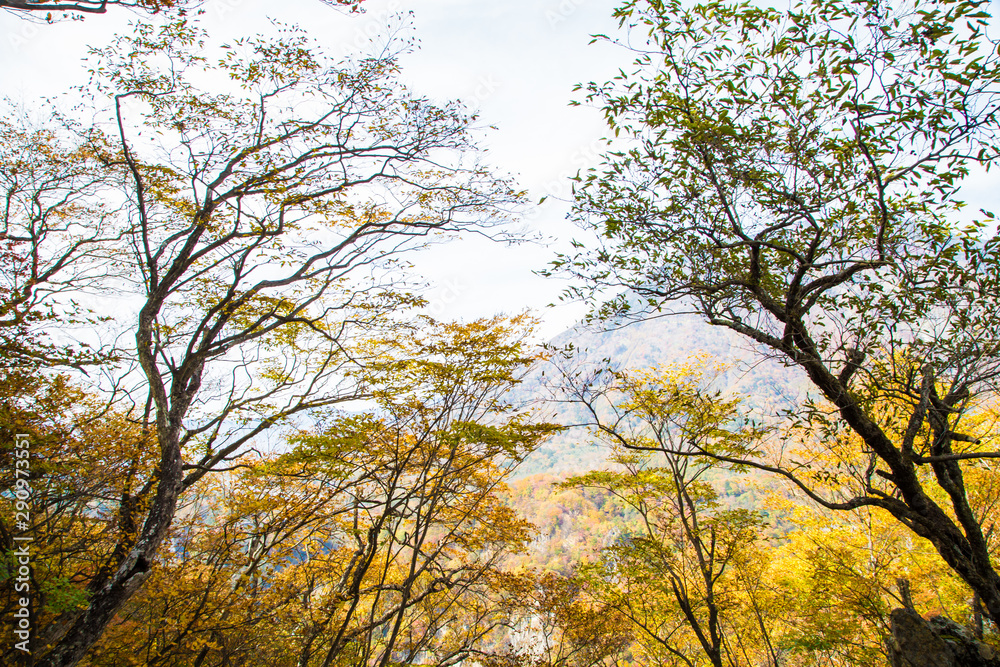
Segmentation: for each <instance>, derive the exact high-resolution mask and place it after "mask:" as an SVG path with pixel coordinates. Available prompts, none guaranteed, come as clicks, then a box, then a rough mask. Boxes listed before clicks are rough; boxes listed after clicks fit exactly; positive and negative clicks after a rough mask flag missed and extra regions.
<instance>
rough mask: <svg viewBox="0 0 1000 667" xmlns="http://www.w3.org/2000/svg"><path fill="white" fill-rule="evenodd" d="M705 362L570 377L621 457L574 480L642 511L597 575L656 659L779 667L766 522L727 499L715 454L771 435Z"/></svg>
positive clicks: (742, 449)
mask: <svg viewBox="0 0 1000 667" xmlns="http://www.w3.org/2000/svg"><path fill="white" fill-rule="evenodd" d="M703 363H704V360H699V359H695V360H693V361H691V362H690V363H688V364H686V365H678V366H673V367H661V368H657V369H653V370H649V371H608V370H606V369H599V370H597V371H592V370H591V369H586V368H584V369H581V370H580V371H579V372H577V373H574V374H569V375H566V376H565V380H566V383H565V384H566V388H567V390H568V391H567V394H568V395H567V398H566V400H569V401H573V402H575V403H577V404H578V405H580V406H582V407H583V408H584V409H585V410H586V411H587V413H589V424H590V425H591V427H592V429H593V430H594V432H595V433H596V434H597V435H598V436H599V437H600V439H601V440H603V441H605V442H606V443H608V444H610V445H611V446H612V447H614V450H615V452H616V453H615V454H614V455H613V456H612V457H611V459H610V463H611V464H612V465H613V467H612V468H611V469H609V470H602V471H593V472H590V473H587V474H585V475H581V476H576V477H571V478H569V479H568V480H566V481H565V482H564V483H563V484H564V485H566V486H582V487H588V488H596V489H601V490H604V491H606V492H608V493H611V494H613V495H614V496H616V497H618V498H620V499H621V500H622V501H623V502H625V503H627V504H628V505H629V506H631V507H632V508H633V509H634V510H635V512H636V513H637V514H638V516H639V518H640V526H639V529H638V530H637V531H635V532H632V533H631V534H627V535H623V536H622V537H621V538H619V540H618V541H617V543H616V544H614V545H612V546H609V547H607V548H606V549H604V551H603V555H602V558H601V559H600V560H599V561H598V563H597V564H596V565H594V566H593V567H591V568H589V571H590V573H591V575H592V577H593V579H594V581H595V582H596V583H595V586H596V589H597V590H598V591H600V593H599V596H600V598H601V599H602V601H604V602H605V603H606V604H608V605H609V606H610V607H612V608H613V609H615V610H616V611H617V613H619V614H621V615H622V616H623V617H624V618H626V619H628V621H629V622H630V624H631V627H632V629H633V633H634V634H635V636H636V638H637V640H638V641H639V642H640V643H641V645H643V646H644V647H645V649H644V650H645V652H646V654H647V655H649V656H655V657H656V659H657V660H658V661H659V662H660V664H669V665H685V666H687V667H695V666H696V665H712V667H736V666H738V665H758V664H766V665H777V664H779V661H778V655H777V652H776V649H775V646H774V643H773V641H772V637H771V635H772V632H773V626H774V622H775V619H774V618H773V617H772V615H771V613H770V612H769V611H768V610H767V609H766V605H764V604H763V603H762V596H761V595H760V593H761V589H760V586H759V585H758V584H759V579H760V577H761V574H762V572H763V570H765V569H766V568H764V567H761V562H764V561H766V558H763V550H762V549H761V543H762V542H763V536H762V531H761V528H762V526H763V521H762V517H761V516H760V514H759V513H758V512H756V511H751V510H744V509H735V508H729V507H726V506H725V505H724V504H723V503H722V502H721V501H720V499H719V494H718V491H717V490H716V488H715V482H716V480H715V479H713V477H717V476H718V474H719V473H720V472H722V471H724V470H725V468H726V467H728V466H726V465H724V464H722V463H720V461H719V459H718V458H714V457H712V456H710V455H709V454H712V453H714V454H717V455H720V456H726V457H731V458H740V457H743V456H745V455H747V454H749V453H752V452H755V451H757V449H758V447H759V446H760V440H761V437H762V435H763V432H762V430H761V429H760V428H759V427H758V426H756V425H755V424H754V423H753V422H751V421H749V420H746V419H745V418H744V417H743V416H742V415H741V414H740V411H741V401H740V398H739V397H731V396H725V395H723V394H722V393H721V391H719V390H712V389H711V388H710V387H709V385H710V384H711V381H710V378H709V374H708V372H707V371H706V370H705V369H704V368H703V367H702V366H703Z"/></svg>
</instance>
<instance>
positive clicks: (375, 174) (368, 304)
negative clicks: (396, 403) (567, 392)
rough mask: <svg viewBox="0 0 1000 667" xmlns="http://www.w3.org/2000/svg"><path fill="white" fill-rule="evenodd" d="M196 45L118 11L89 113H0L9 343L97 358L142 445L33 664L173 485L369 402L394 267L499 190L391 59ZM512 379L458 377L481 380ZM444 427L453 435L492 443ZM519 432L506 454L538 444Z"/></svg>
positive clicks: (291, 34)
mask: <svg viewBox="0 0 1000 667" xmlns="http://www.w3.org/2000/svg"><path fill="white" fill-rule="evenodd" d="M204 39H205V35H204V34H203V33H202V32H201V31H200V30H199V29H198V27H197V26H196V25H194V24H193V23H191V22H189V21H187V20H185V19H184V18H183V17H182V18H179V19H177V20H174V21H171V22H168V23H165V24H164V25H162V26H161V27H159V28H155V27H153V26H151V25H148V24H142V23H140V24H137V25H136V26H135V28H134V33H133V34H132V35H130V36H127V37H120V38H117V39H116V40H114V41H113V42H112V43H111V44H109V45H107V46H105V47H103V48H99V49H94V50H92V52H91V56H90V64H91V81H90V84H89V85H88V87H86V88H85V89H84V90H82V91H81V99H82V103H81V107H80V109H79V110H78V112H79V113H80V114H83V115H88V116H90V117H91V118H92V119H93V121H92V122H90V123H88V124H87V125H86V126H83V125H79V124H77V123H76V122H75V121H74V120H73V119H72V118H69V117H67V116H66V115H64V114H61V113H58V112H54V113H52V114H50V115H49V116H48V120H47V126H46V127H43V128H39V129H37V130H32V131H30V132H29V131H27V130H23V129H21V128H19V127H17V126H16V125H15V124H13V123H8V124H5V125H4V126H3V129H4V130H5V131H7V132H8V133H10V135H11V139H12V143H11V146H12V147H17V146H20V147H22V148H23V147H24V145H26V144H27V143H29V142H34V144H35V145H38V146H41V147H43V148H44V149H45V150H40V151H36V152H35V153H34V154H33V156H32V158H31V159H30V160H29V159H26V158H25V157H24V156H23V155H21V154H18V153H15V152H13V151H10V152H5V153H3V155H2V156H0V157H3V159H4V160H5V162H4V164H3V165H2V167H0V173H3V174H5V178H7V181H6V183H7V187H8V192H9V193H13V194H14V195H15V196H14V199H13V201H14V202H15V203H17V204H18V205H17V206H13V207H11V208H9V209H8V217H7V218H6V220H5V224H6V233H7V238H8V240H9V241H10V242H11V243H12V244H15V245H16V247H13V246H12V248H11V250H12V252H14V253H16V255H14V254H11V255H9V256H8V257H7V259H6V260H5V261H6V262H7V263H8V264H9V266H10V267H11V273H10V275H9V276H8V277H6V278H5V285H4V289H5V291H4V292H3V294H2V296H3V298H4V299H6V301H7V304H8V305H7V306H5V308H6V310H5V311H4V312H6V313H8V314H10V313H14V314H16V315H17V317H19V318H20V322H19V323H18V322H15V323H14V324H12V325H11V326H12V327H13V329H16V330H17V331H18V332H20V331H23V330H24V328H25V327H29V328H30V327H32V326H36V325H38V324H39V323H45V324H46V325H47V328H48V329H49V331H47V332H46V334H47V336H49V337H42V338H40V339H39V341H38V342H37V344H36V343H35V342H34V341H31V340H29V341H27V345H26V346H25V347H24V349H23V350H22V351H19V352H18V354H20V355H21V356H22V357H31V356H32V355H34V357H33V358H37V359H42V360H44V359H47V358H58V359H60V360H61V361H62V363H64V364H70V363H73V364H76V365H79V364H80V363H82V362H83V361H86V362H92V361H98V360H99V361H108V360H112V361H113V362H114V363H111V362H108V363H103V364H102V365H101V369H100V372H101V375H102V377H103V378H104V382H103V386H104V388H105V389H107V390H108V391H109V394H110V398H109V401H110V402H112V403H114V404H115V410H116V411H118V413H119V414H121V416H122V418H123V419H126V420H127V421H128V422H129V423H131V424H135V425H136V426H135V428H137V429H138V431H139V432H141V433H143V434H147V435H144V436H143V437H144V438H145V439H144V440H143V442H146V443H147V444H148V443H155V444H153V445H151V447H152V451H154V452H155V456H153V465H152V466H150V467H148V468H145V469H142V470H137V471H136V479H135V480H134V484H132V485H131V486H130V487H129V488H130V490H129V494H134V495H129V498H128V502H125V503H119V504H117V505H116V504H115V503H110V504H109V507H111V508H112V509H113V510H114V509H117V511H118V514H119V516H118V517H117V519H116V520H117V521H119V522H120V523H121V524H122V525H129V526H132V528H131V529H129V530H127V531H123V532H122V534H121V535H120V536H119V539H118V540H117V541H116V542H115V544H114V546H113V547H112V548H111V554H112V557H111V558H110V560H109V561H108V562H106V563H105V564H104V565H102V567H104V568H105V569H104V574H106V575H107V576H106V578H101V577H97V578H95V579H90V580H89V581H88V583H87V585H88V586H90V588H91V589H92V590H90V597H89V598H88V603H87V604H86V605H84V606H82V607H81V608H78V609H72V610H67V611H66V612H65V613H64V614H63V616H62V617H61V618H60V619H59V621H58V624H57V626H58V627H59V631H58V633H57V635H59V638H58V641H57V642H56V643H55V644H54V645H53V646H52V650H51V652H49V653H48V654H46V655H41V653H44V652H45V649H44V648H43V647H44V644H40V645H38V646H37V647H36V648H37V649H38V651H37V652H36V656H38V662H37V664H46V665H55V664H59V665H68V664H74V663H75V662H76V661H78V660H79V659H80V658H81V656H82V655H83V653H84V652H85V651H86V649H87V647H89V646H90V645H92V644H93V643H94V642H95V641H96V639H97V638H98V637H99V636H100V634H101V632H102V631H103V629H104V627H105V626H106V625H107V623H109V622H110V620H111V619H112V617H113V616H114V614H115V613H116V611H117V610H118V609H119V608H121V606H122V605H123V604H124V603H125V602H126V601H127V600H128V599H129V598H130V597H131V596H132V595H133V594H134V593H135V592H136V591H137V590H138V589H139V587H140V586H141V584H142V582H143V581H144V580H145V579H146V578H147V577H148V576H149V572H150V571H151V567H152V565H153V563H154V562H156V561H157V559H158V557H159V554H160V544H161V542H162V541H163V540H164V539H165V538H166V537H167V535H168V533H169V530H170V525H171V523H172V521H173V518H174V515H175V512H176V509H177V504H178V499H179V498H180V496H181V494H182V493H184V492H186V491H187V490H189V489H191V488H192V487H194V486H195V485H196V484H198V483H199V482H200V481H201V480H203V479H205V478H206V476H209V475H210V474H211V473H213V472H216V471H220V470H226V469H227V468H229V467H231V466H232V465H237V462H238V461H240V460H241V457H242V456H243V454H244V453H245V452H246V450H247V449H248V448H249V447H250V446H251V445H253V444H255V443H259V442H260V441H261V438H262V435H263V434H264V433H265V432H267V431H268V430H270V429H273V428H274V427H276V426H277V427H282V426H287V425H288V424H289V423H290V422H291V420H292V419H293V417H295V416H296V415H303V414H306V413H307V412H310V411H314V410H319V409H323V408H326V407H329V406H332V405H335V404H338V403H342V402H344V401H349V400H353V399H357V398H363V397H366V396H367V397H372V398H379V397H378V396H377V395H376V394H375V393H374V392H375V390H374V389H373V388H372V387H371V386H370V384H371V383H377V382H382V383H383V384H382V385H381V386H382V387H383V390H384V387H385V386H386V385H385V383H386V382H389V378H388V376H387V375H386V374H385V373H383V374H382V375H381V376H378V377H376V376H372V375H370V376H365V375H364V374H363V373H362V372H361V371H359V368H360V367H362V366H363V365H365V364H367V363H369V362H371V364H372V366H371V368H372V369H373V370H372V371H371V372H374V369H376V368H379V366H378V364H379V363H381V361H382V360H383V359H385V358H389V357H387V356H386V355H390V354H392V352H393V350H394V346H395V343H394V342H393V341H394V339H395V338H396V337H398V336H400V335H401V333H402V332H403V331H412V330H414V328H415V327H417V326H419V323H417V322H408V321H407V310H408V309H410V308H413V307H417V306H419V305H421V304H422V300H421V299H420V298H419V297H418V296H416V295H414V294H413V293H412V292H410V291H409V290H408V289H407V287H406V284H405V281H404V280H403V278H402V274H401V271H400V262H399V261H398V256H399V255H400V254H401V253H403V252H405V251H407V250H410V249H413V248H415V247H418V246H420V245H422V244H424V243H427V242H429V241H430V240H431V239H433V238H435V237H438V236H439V235H440V234H443V233H450V234H454V233H458V232H461V231H462V230H466V229H476V230H477V231H480V232H482V233H486V234H490V232H488V231H486V230H487V228H489V227H491V226H494V225H499V224H500V223H502V222H504V221H505V220H506V219H507V216H506V214H505V213H504V210H505V209H506V208H507V207H508V206H509V205H512V204H515V203H517V202H519V201H520V198H521V195H520V194H519V193H518V192H516V191H514V190H513V189H512V187H511V185H510V183H509V182H507V181H506V180H504V179H502V178H499V177H497V176H496V175H494V174H493V173H492V172H491V171H489V170H488V169H486V168H485V167H483V166H481V165H480V164H478V162H477V161H476V160H475V158H473V157H472V154H473V153H475V152H476V147H475V144H474V140H473V139H474V138H473V133H472V125H473V123H474V118H473V117H472V116H470V115H469V114H467V113H466V112H465V110H464V108H463V107H462V105H461V104H459V103H448V104H444V105H436V104H433V103H431V102H430V101H428V100H426V99H423V98H420V97H417V96H415V95H413V94H412V93H410V92H409V91H408V90H407V89H406V88H405V87H404V86H403V85H402V84H401V83H400V81H399V78H398V66H397V63H396V60H395V54H394V53H392V52H391V50H387V51H386V52H385V54H384V55H383V56H381V57H379V58H372V59H366V60H362V61H359V62H346V63H333V62H330V61H329V60H327V59H326V58H325V56H323V55H322V54H321V52H320V50H319V48H318V47H317V46H316V45H315V44H314V43H312V42H311V40H310V39H309V38H308V37H307V36H306V35H305V34H304V33H303V32H302V31H300V30H298V29H293V28H283V29H282V30H281V32H280V34H279V36H278V37H276V38H274V39H266V38H262V37H261V38H253V39H245V40H238V41H236V42H234V43H232V44H228V45H223V46H221V47H220V51H219V53H218V54H217V57H210V56H209V55H208V53H209V52H208V51H206V47H205V44H204V43H203V42H204ZM226 82H228V84H227V83H226ZM205 85H208V86H209V87H210V89H206V88H205V87H203V86H205ZM81 127H87V128H92V129H87V130H86V131H85V132H84V131H82V130H81V129H80V128H81ZM22 173H23V175H22ZM23 202H26V203H24V204H23V205H22V203H23ZM32 202H34V203H32ZM494 236H495V237H499V236H501V235H500V234H499V233H497V234H494ZM25 258H27V259H25ZM32 258H37V260H38V261H37V262H36V261H35V260H34V259H32ZM36 264H37V266H35V265H36ZM25 267H28V268H25ZM19 272H20V273H19ZM84 301H85V302H86V303H87V304H88V306H90V307H92V309H93V313H91V312H89V311H88V310H86V309H83V308H81V307H78V306H76V305H75V304H76V303H83V302H84ZM61 313H71V314H75V315H74V316H75V317H76V318H77V319H78V320H88V321H90V322H92V323H96V322H104V321H106V320H107V316H108V315H110V314H113V315H114V316H115V317H114V320H115V324H114V325H113V326H116V327H120V328H119V329H118V330H117V331H115V330H114V329H111V330H108V329H104V330H103V332H102V333H103V334H104V335H105V336H108V335H109V334H110V336H109V337H113V338H115V339H116V340H117V344H116V346H115V347H113V348H112V347H110V346H103V347H99V346H97V345H95V347H94V348H93V349H94V350H95V351H94V352H93V353H90V354H89V356H87V355H83V357H85V358H82V357H81V354H82V353H80V352H79V351H78V349H77V348H73V349H72V350H69V349H63V347H62V346H61V345H60V344H59V343H56V342H55V341H57V340H61V339H60V338H59V337H58V334H57V332H56V331H53V330H52V329H53V327H51V325H52V324H53V322H52V320H53V315H54V314H56V315H57V314H61ZM67 324H71V323H67ZM107 326H108V327H112V325H111V324H108V325H107ZM496 326H499V325H498V324H497V325H496ZM512 326H516V327H519V326H521V324H517V325H512ZM390 332H391V334H392V335H390ZM473 338H474V337H473ZM473 338H469V339H467V340H466V342H467V343H468V342H469V341H470V340H473ZM132 341H134V343H133V342H132ZM379 341H381V342H379ZM482 342H483V344H487V342H486V341H482ZM78 347H79V348H80V349H82V345H81V346H78ZM53 350H54V351H53ZM57 353H58V354H57ZM59 355H61V356H59ZM12 356H13V355H12ZM497 358H498V359H499V357H497ZM10 363H13V364H15V365H23V362H22V361H21V360H19V359H14V360H13V361H11V362H10ZM515 365H516V364H515ZM511 368H512V367H511V366H507V367H499V368H492V369H491V370H490V372H489V373H486V374H484V375H483V376H482V377H480V378H479V380H480V381H482V382H487V381H490V380H491V379H492V381H493V382H494V385H496V384H498V383H499V384H503V383H504V382H506V380H504V377H505V375H504V373H505V372H508V371H510V369H511ZM401 377H402V373H400V378H401ZM464 380H468V378H465V379H464ZM397 386H398V389H399V391H401V392H403V394H405V392H406V391H409V390H413V391H415V390H416V388H415V387H408V386H406V385H405V383H404V384H398V383H397ZM456 390H457V388H456ZM484 400H485V397H484ZM438 407H440V406H432V407H431V408H429V409H431V410H434V409H437V408H438ZM406 409H407V410H411V413H410V414H411V418H410V419H411V421H413V420H416V416H415V415H417V414H419V412H420V411H419V410H418V409H417V406H415V405H411V406H406ZM417 421H418V420H417ZM415 423H416V422H415ZM450 423H451V429H452V431H451V433H450V434H448V435H447V439H449V440H450V441H451V442H454V443H460V442H465V441H467V440H470V439H482V440H489V439H490V438H499V437H500V436H498V435H497V434H496V433H494V432H492V431H491V429H493V428H494V426H492V425H490V424H476V423H474V422H471V421H470V422H468V423H466V422H463V421H462V420H460V419H455V420H453V421H452V422H450ZM390 424H391V422H390ZM424 426H426V424H425V425H424ZM373 428H374V426H373ZM386 428H397V427H394V426H387V427H386ZM398 428H402V426H399V427H398ZM519 428H520V431H517V432H518V433H519V435H518V436H517V437H516V438H514V439H513V440H511V441H509V442H506V445H505V446H506V450H507V452H508V455H511V456H513V455H514V453H515V452H516V451H519V448H522V447H525V446H527V445H528V444H529V443H530V442H532V441H533V440H532V438H534V437H535V436H536V433H535V432H534V431H532V430H531V427H530V426H529V425H528V424H527V422H525V423H523V424H521V425H520V427H519ZM516 430H517V429H515V431H516ZM442 437H445V436H444V435H442ZM501 439H502V438H501ZM149 453H150V451H149V450H148V449H147V450H144V454H143V455H144V456H146V455H147V454H149ZM483 474H486V472H485V471H483ZM102 577H103V575H102ZM46 641H47V640H46Z"/></svg>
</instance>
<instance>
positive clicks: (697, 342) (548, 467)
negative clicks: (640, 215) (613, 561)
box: [517, 315, 808, 477]
mask: <svg viewBox="0 0 1000 667" xmlns="http://www.w3.org/2000/svg"><path fill="white" fill-rule="evenodd" d="M550 344H551V345H552V346H554V347H557V348H564V347H566V346H567V345H570V344H571V345H572V346H573V348H574V355H573V363H574V364H579V365H589V364H600V363H601V360H602V359H610V360H611V361H612V363H613V364H615V365H616V366H618V367H619V368H630V369H639V368H648V367H652V366H656V365H660V364H673V363H680V362H683V361H685V360H687V359H688V358H689V357H691V356H692V355H695V354H699V353H704V354H707V355H709V357H711V358H712V359H717V360H719V361H720V362H724V363H725V364H726V365H727V366H729V369H728V370H727V371H726V372H725V373H723V374H722V375H721V376H720V377H719V379H718V384H717V386H718V388H719V389H722V390H723V391H727V392H734V393H740V394H744V395H746V396H747V404H748V406H749V407H750V408H752V409H753V410H754V412H755V413H757V414H759V415H760V416H767V415H773V414H775V413H776V412H777V411H778V410H780V409H781V408H783V407H787V406H789V405H791V404H793V403H794V402H797V401H799V400H801V398H802V397H803V396H804V395H805V392H806V388H807V386H808V382H807V380H806V378H805V375H804V373H802V372H801V371H800V370H799V369H797V368H790V367H787V366H785V365H783V364H782V363H780V362H779V361H778V360H775V359H766V358H764V357H763V355H762V354H760V353H758V352H756V351H755V350H754V349H753V348H752V347H751V346H750V343H749V341H747V340H746V339H744V338H741V337H740V336H739V335H737V334H736V333H734V332H732V331H730V330H729V329H725V328H723V327H714V326H712V325H710V324H708V323H706V322H705V321H704V320H702V319H701V318H699V317H697V316H695V315H673V316H669V317H660V318H657V319H653V320H647V321H645V322H637V323H635V324H631V325H628V326H626V327H622V328H620V329H615V330H611V331H603V330H599V329H596V328H588V327H585V326H583V325H577V326H575V327H573V328H571V329H568V330H566V331H565V332H563V333H561V334H559V335H558V336H556V337H555V338H553V339H552V341H551V342H550ZM543 373H545V374H544V376H543ZM551 382H552V369H548V370H544V369H543V370H542V371H537V372H535V373H534V374H533V375H532V376H530V377H529V378H527V379H526V380H525V382H524V383H523V384H522V385H521V387H520V388H519V390H518V394H519V397H520V398H524V399H530V398H532V397H534V398H541V397H547V396H548V395H549V391H548V390H547V388H546V385H547V384H551ZM544 405H545V408H546V412H547V413H548V414H550V415H552V414H554V419H553V421H557V422H559V423H563V424H579V423H582V422H584V421H586V414H585V413H584V412H583V410H582V409H580V408H579V407H577V406H572V405H566V404H562V405H554V404H544ZM592 440H593V439H592V438H591V437H590V436H589V435H588V434H587V432H586V430H585V429H571V430H570V431H568V432H566V433H564V434H562V435H560V436H558V437H556V438H553V439H552V440H551V441H549V442H548V443H546V444H545V445H543V446H542V447H541V448H540V449H539V450H537V451H536V452H534V453H533V454H532V455H531V456H530V457H529V459H528V460H527V461H525V462H524V464H522V466H521V467H520V468H519V470H518V474H517V476H518V477H524V476H527V475H532V474H538V473H549V474H559V473H564V472H582V471H585V470H590V469H593V468H596V467H600V465H601V464H602V462H603V461H604V458H605V456H606V453H607V452H606V450H605V448H604V447H602V446H599V445H595V444H593V442H592Z"/></svg>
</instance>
